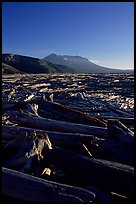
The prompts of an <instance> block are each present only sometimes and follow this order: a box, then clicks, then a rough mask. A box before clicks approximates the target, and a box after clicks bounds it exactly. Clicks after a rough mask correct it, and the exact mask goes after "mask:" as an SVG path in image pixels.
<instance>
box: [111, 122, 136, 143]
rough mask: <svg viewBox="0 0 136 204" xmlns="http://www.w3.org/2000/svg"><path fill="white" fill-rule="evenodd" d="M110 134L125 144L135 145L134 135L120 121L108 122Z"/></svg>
mask: <svg viewBox="0 0 136 204" xmlns="http://www.w3.org/2000/svg"><path fill="white" fill-rule="evenodd" d="M107 128H108V134H109V135H110V136H111V137H112V138H115V139H117V140H120V141H122V142H124V143H128V144H132V145H134V133H133V131H131V130H130V129H129V128H127V127H126V126H125V125H124V124H122V123H121V122H120V121H115V120H108V124H107Z"/></svg>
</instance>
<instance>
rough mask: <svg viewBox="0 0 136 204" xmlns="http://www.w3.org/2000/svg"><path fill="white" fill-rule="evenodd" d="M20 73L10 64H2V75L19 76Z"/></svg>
mask: <svg viewBox="0 0 136 204" xmlns="http://www.w3.org/2000/svg"><path fill="white" fill-rule="evenodd" d="M19 73H21V72H20V71H18V70H17V69H15V68H14V67H12V66H10V65H8V64H5V63H2V74H19Z"/></svg>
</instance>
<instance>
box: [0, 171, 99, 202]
mask: <svg viewBox="0 0 136 204" xmlns="http://www.w3.org/2000/svg"><path fill="white" fill-rule="evenodd" d="M2 192H3V194H4V195H7V196H10V197H12V198H16V199H21V200H22V201H29V202H65V201H67V202H92V201H93V200H94V198H95V194H93V193H92V192H90V191H88V190H84V189H82V188H78V187H74V186H70V185H64V184H60V183H56V182H52V181H47V180H44V179H40V178H37V177H34V176H31V175H27V174H24V173H21V172H17V171H15V170H11V169H7V168H2Z"/></svg>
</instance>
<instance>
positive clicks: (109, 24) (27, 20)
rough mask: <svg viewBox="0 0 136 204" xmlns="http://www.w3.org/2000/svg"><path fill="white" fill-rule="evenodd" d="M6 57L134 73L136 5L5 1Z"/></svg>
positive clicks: (3, 47)
mask: <svg viewBox="0 0 136 204" xmlns="http://www.w3.org/2000/svg"><path fill="white" fill-rule="evenodd" d="M2 53H13V54H21V55H26V56H31V57H37V58H44V57H46V56H48V55H49V54H51V53H55V54H58V55H73V56H76V55H78V56H82V57H85V58H88V59H89V60H91V61H92V62H94V63H97V64H100V65H103V66H107V67H111V68H122V69H126V68H134V2H2Z"/></svg>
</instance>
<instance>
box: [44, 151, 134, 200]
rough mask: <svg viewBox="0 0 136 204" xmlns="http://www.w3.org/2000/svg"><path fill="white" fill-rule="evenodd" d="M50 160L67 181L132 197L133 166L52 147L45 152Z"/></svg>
mask: <svg viewBox="0 0 136 204" xmlns="http://www.w3.org/2000/svg"><path fill="white" fill-rule="evenodd" d="M47 157H48V159H49V160H50V162H51V163H52V164H53V165H54V166H56V168H59V169H61V170H62V172H64V173H65V174H66V175H67V176H68V182H73V184H74V185H75V184H77V185H87V184H88V185H93V186H94V187H96V188H97V187H98V188H100V189H102V190H104V191H107V192H109V191H110V192H117V193H119V194H121V195H125V196H127V197H128V198H130V199H133V197H134V168H133V167H130V166H127V165H122V164H119V163H115V162H110V161H107V160H102V159H94V158H88V157H82V156H81V155H79V154H76V153H73V152H70V151H67V150H64V149H62V148H53V149H52V150H50V151H48V152H47Z"/></svg>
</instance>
